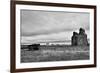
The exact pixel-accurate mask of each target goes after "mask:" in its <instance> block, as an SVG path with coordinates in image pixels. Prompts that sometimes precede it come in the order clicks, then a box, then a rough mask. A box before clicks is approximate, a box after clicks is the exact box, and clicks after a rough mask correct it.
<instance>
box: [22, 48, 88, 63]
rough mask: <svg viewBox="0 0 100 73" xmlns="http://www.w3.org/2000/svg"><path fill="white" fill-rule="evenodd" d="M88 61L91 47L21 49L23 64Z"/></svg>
mask: <svg viewBox="0 0 100 73" xmlns="http://www.w3.org/2000/svg"><path fill="white" fill-rule="evenodd" d="M87 59H89V46H40V47H39V50H37V51H29V50H27V49H21V62H22V63H27V62H46V61H69V60H87Z"/></svg>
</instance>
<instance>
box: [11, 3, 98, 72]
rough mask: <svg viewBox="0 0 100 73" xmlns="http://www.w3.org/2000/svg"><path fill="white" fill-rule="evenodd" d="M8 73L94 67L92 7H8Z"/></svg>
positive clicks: (94, 35) (37, 4)
mask: <svg viewBox="0 0 100 73" xmlns="http://www.w3.org/2000/svg"><path fill="white" fill-rule="evenodd" d="M11 7H12V8H11V71H12V72H23V71H24V72H27V71H42V70H58V69H73V68H88V67H96V6H93V5H77V4H62V3H45V2H24V1H21V2H20V1H16V2H12V4H11Z"/></svg>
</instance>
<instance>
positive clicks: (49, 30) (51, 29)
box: [21, 10, 90, 44]
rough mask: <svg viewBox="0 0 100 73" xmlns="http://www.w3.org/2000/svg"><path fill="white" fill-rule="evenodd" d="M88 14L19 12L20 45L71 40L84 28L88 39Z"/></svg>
mask: <svg viewBox="0 0 100 73" xmlns="http://www.w3.org/2000/svg"><path fill="white" fill-rule="evenodd" d="M89 20H90V18H89V13H76V12H54V11H35V10H21V43H22V44H29V43H34V42H40V41H53V40H71V36H72V33H73V31H77V32H78V30H79V28H80V27H82V28H84V29H85V31H86V33H87V36H88V38H89V36H90V35H89V34H90V32H89V29H90V28H89Z"/></svg>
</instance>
